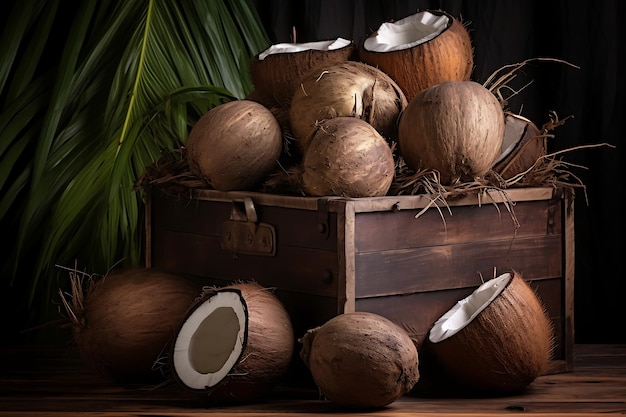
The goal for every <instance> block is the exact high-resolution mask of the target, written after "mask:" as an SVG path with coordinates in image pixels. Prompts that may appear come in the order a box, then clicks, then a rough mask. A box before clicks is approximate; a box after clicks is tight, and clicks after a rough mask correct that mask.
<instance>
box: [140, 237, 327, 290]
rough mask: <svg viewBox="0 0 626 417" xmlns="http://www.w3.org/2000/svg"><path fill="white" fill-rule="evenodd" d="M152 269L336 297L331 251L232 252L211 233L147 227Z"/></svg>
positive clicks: (301, 249)
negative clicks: (272, 253) (256, 283)
mask: <svg viewBox="0 0 626 417" xmlns="http://www.w3.org/2000/svg"><path fill="white" fill-rule="evenodd" d="M152 234H153V243H152V265H153V267H155V268H160V269H164V270H167V271H172V272H178V273H183V274H188V275H197V276H203V277H220V278H224V279H229V280H255V281H257V282H259V283H260V284H261V285H265V286H270V287H278V288H281V289H285V290H291V291H299V292H304V293H309V294H317V295H323V296H328V297H336V296H337V276H338V271H337V253H336V252H332V251H326V250H320V249H311V248H299V247H295V246H280V247H279V248H278V249H277V251H276V255H274V256H260V255H243V254H240V255H234V254H232V253H230V252H227V251H224V250H223V249H222V248H221V246H220V240H219V238H218V237H215V236H207V235H201V234H192V233H181V232H176V231H170V230H163V229H160V228H155V229H154V230H153V233H152Z"/></svg>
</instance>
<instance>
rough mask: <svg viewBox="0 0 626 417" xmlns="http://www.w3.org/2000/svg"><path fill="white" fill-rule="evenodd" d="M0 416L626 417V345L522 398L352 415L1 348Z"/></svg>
mask: <svg viewBox="0 0 626 417" xmlns="http://www.w3.org/2000/svg"><path fill="white" fill-rule="evenodd" d="M0 350H1V351H2V355H1V358H0V417H75V416H94V417H95V416H99V417H102V416H111V417H131V416H141V417H153V416H172V417H201V416H205V415H206V416H209V415H210V416H216V415H222V416H227V417H261V416H262V417H267V416H282V417H295V416H302V415H308V416H313V415H326V416H344V417H349V416H366V415H367V416H372V415H376V416H379V415H380V416H398V417H399V416H429V417H434V416H448V417H451V416H456V417H462V416H465V417H467V416H499V415H502V416H529V415H531V416H551V417H554V416H569V417H572V416H580V417H582V416H585V417H593V416H607V415H626V345H576V346H575V363H574V371H573V372H568V373H562V374H554V375H545V376H541V377H539V378H538V379H536V380H535V381H534V382H533V383H532V384H531V386H530V387H529V388H528V390H527V391H525V392H524V393H521V394H517V395H511V396H503V397H487V398H476V397H470V398H462V397H459V396H428V395H423V394H419V393H417V394H411V395H407V396H404V397H402V398H400V399H398V400H397V401H395V402H393V403H392V404H390V405H389V406H387V407H385V408H384V409H381V410H375V411H367V410H366V411H357V412H351V411H349V410H344V409H342V408H340V407H338V406H336V405H335V404H333V403H331V402H329V401H325V400H321V399H319V397H318V394H317V392H316V391H315V390H314V389H293V388H292V389H289V388H286V387H279V388H277V389H276V390H275V391H273V393H272V396H271V397H270V398H267V400H265V401H263V402H260V403H255V404H248V405H237V406H222V407H213V406H208V405H207V404H206V403H204V402H203V400H202V399H201V398H198V397H197V396H194V395H193V394H190V393H188V392H186V391H183V390H182V389H180V388H177V387H176V386H175V385H170V386H167V387H159V388H154V387H145V386H144V387H141V386H134V387H121V386H117V385H112V384H110V383H107V382H106V381H103V380H102V379H101V378H99V377H98V376H95V375H93V374H92V373H91V372H89V371H88V370H86V369H85V368H84V367H83V364H82V362H81V361H80V359H79V358H78V356H77V355H76V354H75V352H71V350H70V351H69V352H68V349H59V348H54V347H42V346H36V347H23V346H22V347H17V346H16V347H9V348H6V347H5V348H1V349H0Z"/></svg>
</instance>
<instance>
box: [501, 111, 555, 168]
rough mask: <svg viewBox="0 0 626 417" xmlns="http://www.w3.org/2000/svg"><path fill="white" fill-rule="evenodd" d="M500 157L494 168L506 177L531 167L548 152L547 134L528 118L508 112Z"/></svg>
mask: <svg viewBox="0 0 626 417" xmlns="http://www.w3.org/2000/svg"><path fill="white" fill-rule="evenodd" d="M504 122H505V129H504V139H503V141H502V148H501V153H500V157H499V158H498V160H497V161H496V164H495V165H494V167H493V170H494V171H495V172H496V173H498V174H500V176H502V178H504V179H510V178H512V177H514V176H515V175H517V174H520V173H522V172H525V171H526V170H528V169H530V168H531V167H532V166H533V165H534V164H535V163H536V162H537V160H538V159H539V158H541V157H542V156H545V155H546V153H547V147H546V139H545V136H543V135H541V132H540V131H539V128H538V127H537V126H536V125H535V124H534V123H533V122H532V121H530V120H528V119H527V118H525V117H523V116H520V115H518V114H514V113H507V114H506V117H505V119H504Z"/></svg>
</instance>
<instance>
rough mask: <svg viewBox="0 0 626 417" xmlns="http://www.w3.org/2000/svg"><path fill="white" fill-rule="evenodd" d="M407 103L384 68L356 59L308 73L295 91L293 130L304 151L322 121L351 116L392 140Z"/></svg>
mask: <svg viewBox="0 0 626 417" xmlns="http://www.w3.org/2000/svg"><path fill="white" fill-rule="evenodd" d="M406 106H407V100H406V97H405V96H404V93H403V92H402V90H401V89H400V87H398V85H397V84H396V83H395V82H394V81H393V80H392V79H391V78H390V77H389V76H388V75H387V74H385V73H384V72H383V71H381V70H379V69H377V68H375V67H372V66H370V65H367V64H364V63H362V62H356V61H347V62H343V63H339V64H334V65H330V66H326V67H323V68H319V69H317V70H315V71H313V72H311V73H309V75H307V76H305V77H304V78H303V79H302V80H301V83H300V85H299V86H298V88H296V91H294V94H293V98H292V100H291V107H290V109H289V120H290V125H291V133H292V134H293V136H294V137H295V139H296V143H297V146H299V148H300V149H301V151H302V154H304V153H305V151H306V148H307V147H308V144H309V142H310V141H311V138H312V136H313V134H314V133H315V131H316V130H317V124H318V123H319V122H320V121H323V120H326V119H332V118H334V117H337V116H349V117H356V118H358V119H362V120H365V121H366V122H368V123H369V124H370V125H372V126H373V127H374V129H376V131H378V132H379V133H380V134H381V135H382V136H383V137H384V138H385V139H388V140H391V139H395V138H396V137H397V120H398V116H399V115H400V113H401V111H402V110H403V109H404V108H405V107H406Z"/></svg>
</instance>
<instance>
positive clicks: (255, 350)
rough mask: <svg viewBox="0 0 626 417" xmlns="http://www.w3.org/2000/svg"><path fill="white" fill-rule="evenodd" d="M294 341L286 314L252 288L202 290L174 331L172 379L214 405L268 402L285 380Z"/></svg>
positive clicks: (263, 292) (270, 297) (265, 294)
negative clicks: (272, 393)
mask: <svg viewBox="0 0 626 417" xmlns="http://www.w3.org/2000/svg"><path fill="white" fill-rule="evenodd" d="M294 345H295V339H294V334H293V328H292V324H291V319H290V317H289V314H288V313H287V311H286V310H285V308H284V307H283V305H282V303H281V302H280V300H279V299H278V298H277V297H276V296H275V295H274V294H273V293H272V292H270V290H268V289H266V288H264V287H262V286H261V285H259V284H257V283H254V282H244V283H238V284H233V285H230V286H226V287H222V288H216V289H211V288H209V289H206V291H205V292H204V294H203V295H202V296H201V297H200V298H199V299H198V301H197V303H196V304H195V305H194V306H193V307H192V309H191V310H190V312H189V314H188V316H187V317H186V318H185V320H184V323H183V325H182V326H181V328H180V330H179V331H178V333H177V335H176V338H175V343H174V346H173V351H172V362H171V363H172V365H173V371H174V372H173V373H174V377H175V379H176V380H177V381H178V383H180V384H181V386H182V387H183V388H185V389H187V390H190V391H191V392H195V393H197V394H199V395H202V396H205V397H207V398H208V400H209V402H211V403H213V404H220V403H221V404H236V403H248V402H253V401H258V400H263V399H264V398H267V394H268V393H269V391H270V390H271V389H272V388H273V387H274V386H275V385H276V384H277V383H278V382H279V381H280V379H281V378H282V377H283V376H284V375H285V374H286V372H287V369H288V367H289V365H290V363H291V360H292V357H293V353H294Z"/></svg>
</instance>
